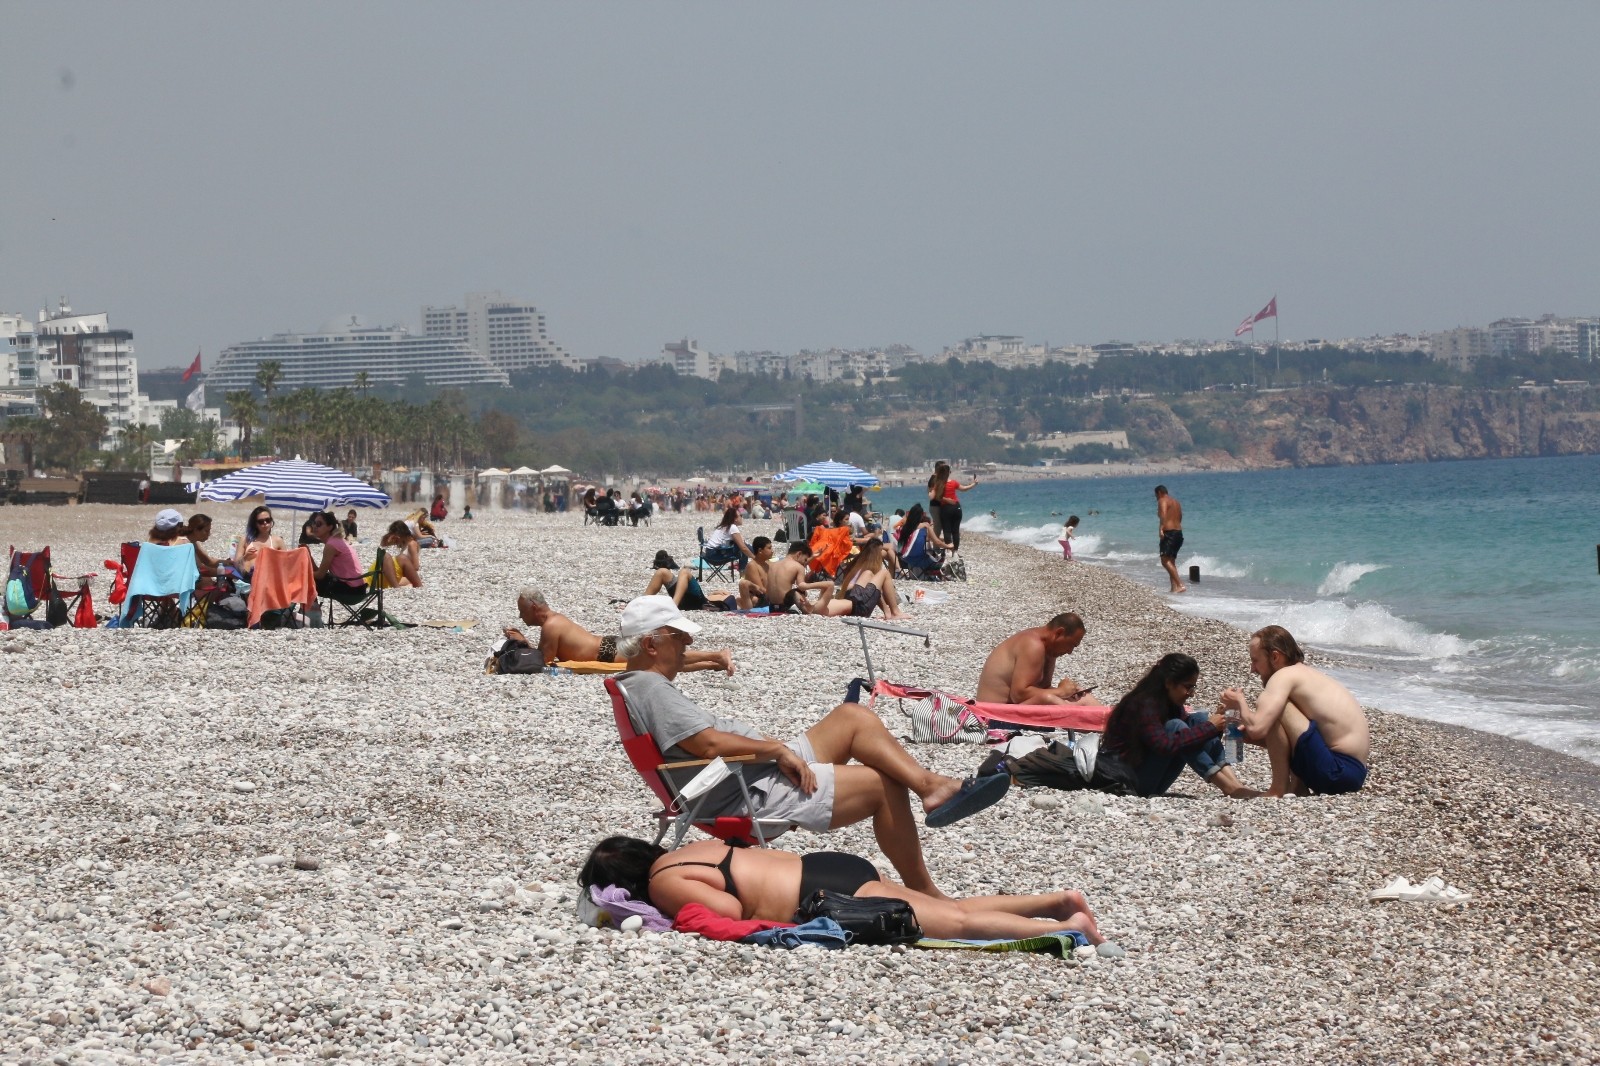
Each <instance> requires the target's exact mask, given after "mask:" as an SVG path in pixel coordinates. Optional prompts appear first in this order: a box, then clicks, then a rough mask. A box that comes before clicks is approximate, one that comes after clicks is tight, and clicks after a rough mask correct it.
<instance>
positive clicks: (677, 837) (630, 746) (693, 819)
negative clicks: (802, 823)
mask: <svg viewBox="0 0 1600 1066" xmlns="http://www.w3.org/2000/svg"><path fill="white" fill-rule="evenodd" d="M605 686H606V692H607V693H608V694H609V695H610V696H611V712H612V715H613V716H614V717H615V718H616V721H617V735H618V736H619V737H621V738H622V747H623V750H624V751H626V752H627V753H628V761H629V762H631V763H632V764H633V768H634V769H635V770H637V771H638V773H639V776H640V777H642V778H644V783H645V784H646V785H648V786H650V791H651V792H654V793H655V794H656V798H657V799H659V800H660V801H661V809H660V810H659V811H657V812H656V822H657V824H658V825H659V827H660V828H659V831H658V832H657V833H656V840H655V842H656V843H657V844H660V843H661V840H662V838H663V837H665V836H666V835H667V831H668V830H669V829H670V830H671V831H672V847H673V848H676V847H677V846H678V845H679V844H681V843H683V838H684V836H685V835H687V834H688V832H689V827H690V826H694V827H696V828H698V829H700V830H701V831H702V832H705V833H708V834H710V835H711V836H714V837H716V838H717V839H718V840H722V841H726V842H727V843H729V844H737V845H739V846H741V847H748V846H750V845H758V846H761V847H765V846H766V844H767V842H768V841H770V840H773V839H775V838H776V837H778V836H780V835H782V834H783V833H785V832H788V831H789V830H790V829H793V828H794V824H793V823H791V822H786V821H781V820H773V819H761V818H755V817H753V816H752V815H751V814H750V811H751V808H752V807H753V804H752V803H751V801H750V790H749V788H748V787H747V786H746V785H745V780H744V767H745V766H750V765H762V764H765V763H768V762H770V761H771V760H764V759H757V758H756V757H755V756H754V755H734V756H728V757H724V758H723V760H722V761H723V762H724V763H726V764H727V765H728V770H729V771H730V772H731V774H732V775H733V777H734V779H735V780H737V781H738V782H739V792H740V794H741V795H742V796H743V797H744V810H745V813H744V814H742V815H722V816H709V815H707V816H702V815H701V814H700V807H701V806H702V805H703V804H704V803H705V797H704V796H702V797H700V798H699V799H697V800H691V801H689V802H688V805H687V806H686V805H685V803H684V802H683V801H682V800H681V799H680V794H681V792H682V788H683V786H684V785H685V784H687V783H688V782H689V781H690V780H691V779H692V778H693V777H694V775H695V774H697V773H699V772H700V771H701V770H703V769H704V768H705V767H706V766H708V765H710V763H711V762H712V760H710V759H690V760H686V761H683V762H670V763H669V762H667V761H666V760H665V759H663V758H662V756H661V749H660V748H659V747H657V746H656V740H655V737H652V736H651V735H650V734H649V733H640V732H638V731H637V730H635V729H634V728H633V719H632V718H630V717H628V701H627V697H626V696H625V695H624V694H623V691H622V686H621V685H620V684H618V683H617V679H616V678H614V677H608V678H606V679H605Z"/></svg>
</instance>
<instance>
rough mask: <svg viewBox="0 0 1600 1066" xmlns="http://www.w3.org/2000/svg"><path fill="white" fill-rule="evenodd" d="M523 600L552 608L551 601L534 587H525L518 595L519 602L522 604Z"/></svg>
mask: <svg viewBox="0 0 1600 1066" xmlns="http://www.w3.org/2000/svg"><path fill="white" fill-rule="evenodd" d="M523 600H527V601H528V602H529V603H532V604H536V605H537V606H539V607H548V606H550V601H549V600H547V599H545V598H544V593H542V592H540V591H539V590H538V589H536V588H534V587H533V586H532V585H524V586H523V587H522V591H521V592H518V593H517V602H518V603H521V602H522V601H523Z"/></svg>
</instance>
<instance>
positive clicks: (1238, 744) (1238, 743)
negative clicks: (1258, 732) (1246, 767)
mask: <svg viewBox="0 0 1600 1066" xmlns="http://www.w3.org/2000/svg"><path fill="white" fill-rule="evenodd" d="M1228 736H1229V737H1230V738H1231V739H1232V740H1233V761H1234V762H1236V763H1242V762H1244V730H1242V729H1240V728H1239V723H1238V722H1232V721H1230V722H1229V723H1228Z"/></svg>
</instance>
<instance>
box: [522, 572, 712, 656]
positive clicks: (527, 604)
mask: <svg viewBox="0 0 1600 1066" xmlns="http://www.w3.org/2000/svg"><path fill="white" fill-rule="evenodd" d="M661 599H664V600H667V602H668V603H671V602H672V601H671V600H670V599H667V597H665V596H663V597H661ZM517 613H518V614H519V615H521V616H522V620H523V621H524V622H526V623H527V624H528V625H530V626H538V627H539V654H540V655H542V656H543V657H544V661H545V662H546V663H553V662H556V661H557V660H562V661H566V662H581V663H596V662H598V663H614V662H617V661H618V654H617V638H616V637H601V636H596V635H595V634H593V633H591V632H589V631H588V630H587V629H585V628H583V627H582V626H580V625H579V624H578V623H576V622H574V621H573V620H572V619H570V618H568V617H567V616H566V615H564V614H557V613H556V612H554V611H552V610H551V609H550V603H549V601H547V600H546V599H545V598H544V593H542V592H540V591H539V590H538V589H536V588H532V587H529V588H525V589H523V590H522V591H521V592H519V593H517ZM505 637H506V639H507V640H509V641H511V642H512V643H514V644H524V645H528V646H530V647H531V646H532V644H533V642H532V641H530V640H529V639H528V638H527V637H525V636H523V634H522V631H521V630H519V629H509V628H508V629H506V630H505ZM679 669H681V670H683V671H684V672H686V673H692V672H693V671H696V670H726V671H727V672H728V673H729V675H732V673H733V655H732V654H731V653H729V652H727V651H696V652H689V653H688V654H687V655H686V656H685V659H684V663H683V665H682V666H681V667H680V668H679Z"/></svg>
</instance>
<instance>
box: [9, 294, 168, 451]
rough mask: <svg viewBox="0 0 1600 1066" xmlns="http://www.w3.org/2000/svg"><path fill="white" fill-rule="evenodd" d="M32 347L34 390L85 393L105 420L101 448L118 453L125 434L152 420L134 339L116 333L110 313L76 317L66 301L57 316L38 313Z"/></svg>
mask: <svg viewBox="0 0 1600 1066" xmlns="http://www.w3.org/2000/svg"><path fill="white" fill-rule="evenodd" d="M19 336H20V335H19ZM33 343H34V369H35V378H34V381H33V387H34V388H44V387H46V386H48V385H53V384H56V383H57V382H65V383H66V384H68V385H71V386H73V387H74V388H76V389H78V390H79V391H80V392H82V393H83V397H84V399H86V400H88V401H89V402H90V403H92V404H94V405H95V406H96V407H97V408H99V409H100V411H101V412H102V413H103V414H104V415H105V416H106V422H107V424H108V427H109V429H108V434H107V436H106V438H105V439H104V440H103V441H101V446H102V447H108V448H109V447H115V445H116V440H117V438H118V437H120V436H121V435H122V431H123V430H124V429H125V428H127V427H128V426H129V425H132V424H134V423H136V422H144V421H147V420H148V419H149V417H150V410H151V405H150V399H149V397H147V396H144V395H143V394H141V393H140V392H139V361H138V359H136V358H135V357H134V349H133V333H132V332H130V331H129V330H125V329H112V328H111V323H110V320H109V316H108V314H107V313H106V312H104V311H99V312H95V313H92V314H81V315H80V314H76V313H74V312H73V310H72V308H71V307H69V306H68V305H67V302H66V301H65V300H62V301H61V302H60V303H59V304H58V305H57V307H56V310H55V311H53V312H51V311H40V312H39V321H38V323H37V325H36V326H35V330H34V338H33ZM20 376H21V363H20V360H19V378H20ZM19 384H21V383H20V382H19ZM24 387H26V386H25V385H24Z"/></svg>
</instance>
